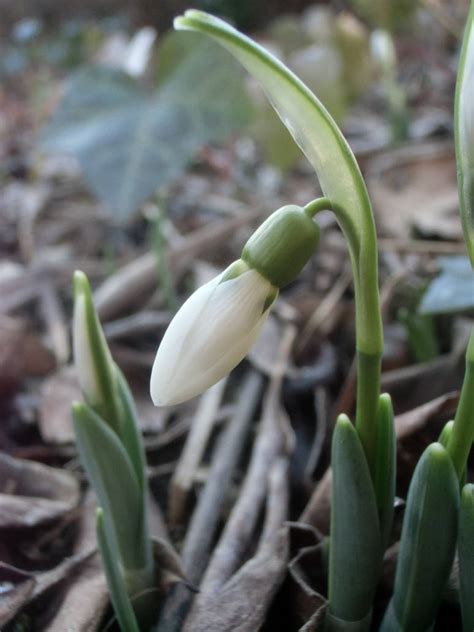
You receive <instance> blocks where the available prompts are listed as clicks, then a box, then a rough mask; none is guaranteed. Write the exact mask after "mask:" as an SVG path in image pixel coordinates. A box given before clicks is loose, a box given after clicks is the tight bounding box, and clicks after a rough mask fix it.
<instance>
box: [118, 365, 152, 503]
mask: <svg viewBox="0 0 474 632" xmlns="http://www.w3.org/2000/svg"><path fill="white" fill-rule="evenodd" d="M115 375H116V380H117V391H118V396H119V399H120V403H121V407H122V410H121V425H120V439H121V441H122V445H123V446H124V448H125V449H126V451H127V452H128V456H129V458H130V462H131V463H132V466H133V468H134V470H135V474H136V477H137V480H138V484H139V485H140V487H141V489H142V491H143V492H144V490H145V486H146V479H145V471H146V459H145V453H144V450H143V443H142V437H141V434H140V430H139V428H138V418H137V412H136V409H135V402H134V401H133V397H132V394H131V392H130V388H129V386H128V384H127V381H126V379H125V377H124V375H123V373H122V371H121V370H120V369H119V367H118V366H117V365H115Z"/></svg>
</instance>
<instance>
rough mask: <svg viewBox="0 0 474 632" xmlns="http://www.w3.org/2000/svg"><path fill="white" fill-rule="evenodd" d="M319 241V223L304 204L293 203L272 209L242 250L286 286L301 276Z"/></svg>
mask: <svg viewBox="0 0 474 632" xmlns="http://www.w3.org/2000/svg"><path fill="white" fill-rule="evenodd" d="M318 241H319V228H318V225H317V224H316V223H315V222H314V221H313V220H312V219H311V217H309V216H308V215H307V214H306V213H305V211H304V209H303V208H302V207H300V206H295V205H294V204H289V205H288V206H282V208H280V209H278V211H275V212H274V213H272V215H270V217H269V218H268V219H267V220H266V221H265V222H263V224H262V225H261V226H260V227H259V228H258V229H257V230H256V231H255V232H254V233H253V235H252V236H251V237H250V239H249V240H248V241H247V243H246V244H245V246H244V249H243V250H242V259H243V260H244V261H245V263H246V264H247V265H248V266H250V267H251V268H255V270H257V271H258V272H260V274H261V275H263V276H264V277H265V278H266V279H268V280H269V281H270V282H271V283H272V284H273V285H275V286H276V287H279V288H282V287H284V286H285V285H287V284H288V283H291V282H292V281H294V280H295V279H296V278H297V276H298V275H299V273H300V272H301V270H302V269H303V268H304V266H305V265H306V264H307V263H308V261H309V259H310V258H311V256H312V255H313V253H314V251H315V250H316V248H317V245H318Z"/></svg>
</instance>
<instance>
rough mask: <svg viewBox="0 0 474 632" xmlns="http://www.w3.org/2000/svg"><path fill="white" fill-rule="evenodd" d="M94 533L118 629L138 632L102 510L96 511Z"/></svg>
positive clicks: (124, 631)
mask: <svg viewBox="0 0 474 632" xmlns="http://www.w3.org/2000/svg"><path fill="white" fill-rule="evenodd" d="M96 531H97V542H98V545H99V550H100V554H101V557H102V564H103V566H104V571H105V577H106V579H107V585H108V587H109V592H110V599H111V600H112V604H113V607H114V611H115V615H116V616H117V620H118V622H119V625H120V629H121V630H122V632H140V628H139V627H138V623H137V620H136V618H135V614H134V612H133V608H132V604H131V603H130V598H129V596H128V594H127V588H126V585H125V581H124V578H123V575H122V569H121V568H120V562H119V559H118V557H117V551H114V548H113V546H112V545H111V543H110V540H109V538H108V534H107V530H106V528H105V524H104V512H103V510H102V509H97V515H96Z"/></svg>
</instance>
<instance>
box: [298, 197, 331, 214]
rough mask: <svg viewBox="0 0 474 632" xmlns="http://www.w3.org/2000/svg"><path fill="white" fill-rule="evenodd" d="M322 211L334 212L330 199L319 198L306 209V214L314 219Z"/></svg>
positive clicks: (307, 205)
mask: <svg viewBox="0 0 474 632" xmlns="http://www.w3.org/2000/svg"><path fill="white" fill-rule="evenodd" d="M320 211H332V204H331V201H330V200H329V198H326V197H322V198H317V199H316V200H313V201H312V202H309V203H308V204H306V206H305V207H304V212H305V213H306V215H308V217H314V216H315V215H316V214H317V213H319V212H320Z"/></svg>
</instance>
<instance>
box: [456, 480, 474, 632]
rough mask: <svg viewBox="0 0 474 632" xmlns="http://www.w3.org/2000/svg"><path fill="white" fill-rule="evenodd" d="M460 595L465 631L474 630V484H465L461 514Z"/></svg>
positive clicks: (459, 545)
mask: <svg viewBox="0 0 474 632" xmlns="http://www.w3.org/2000/svg"><path fill="white" fill-rule="evenodd" d="M458 555H459V582H460V590H459V595H460V599H461V612H462V629H463V632H472V630H474V485H465V486H464V487H463V490H462V494H461V511H460V514H459V539H458Z"/></svg>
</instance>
